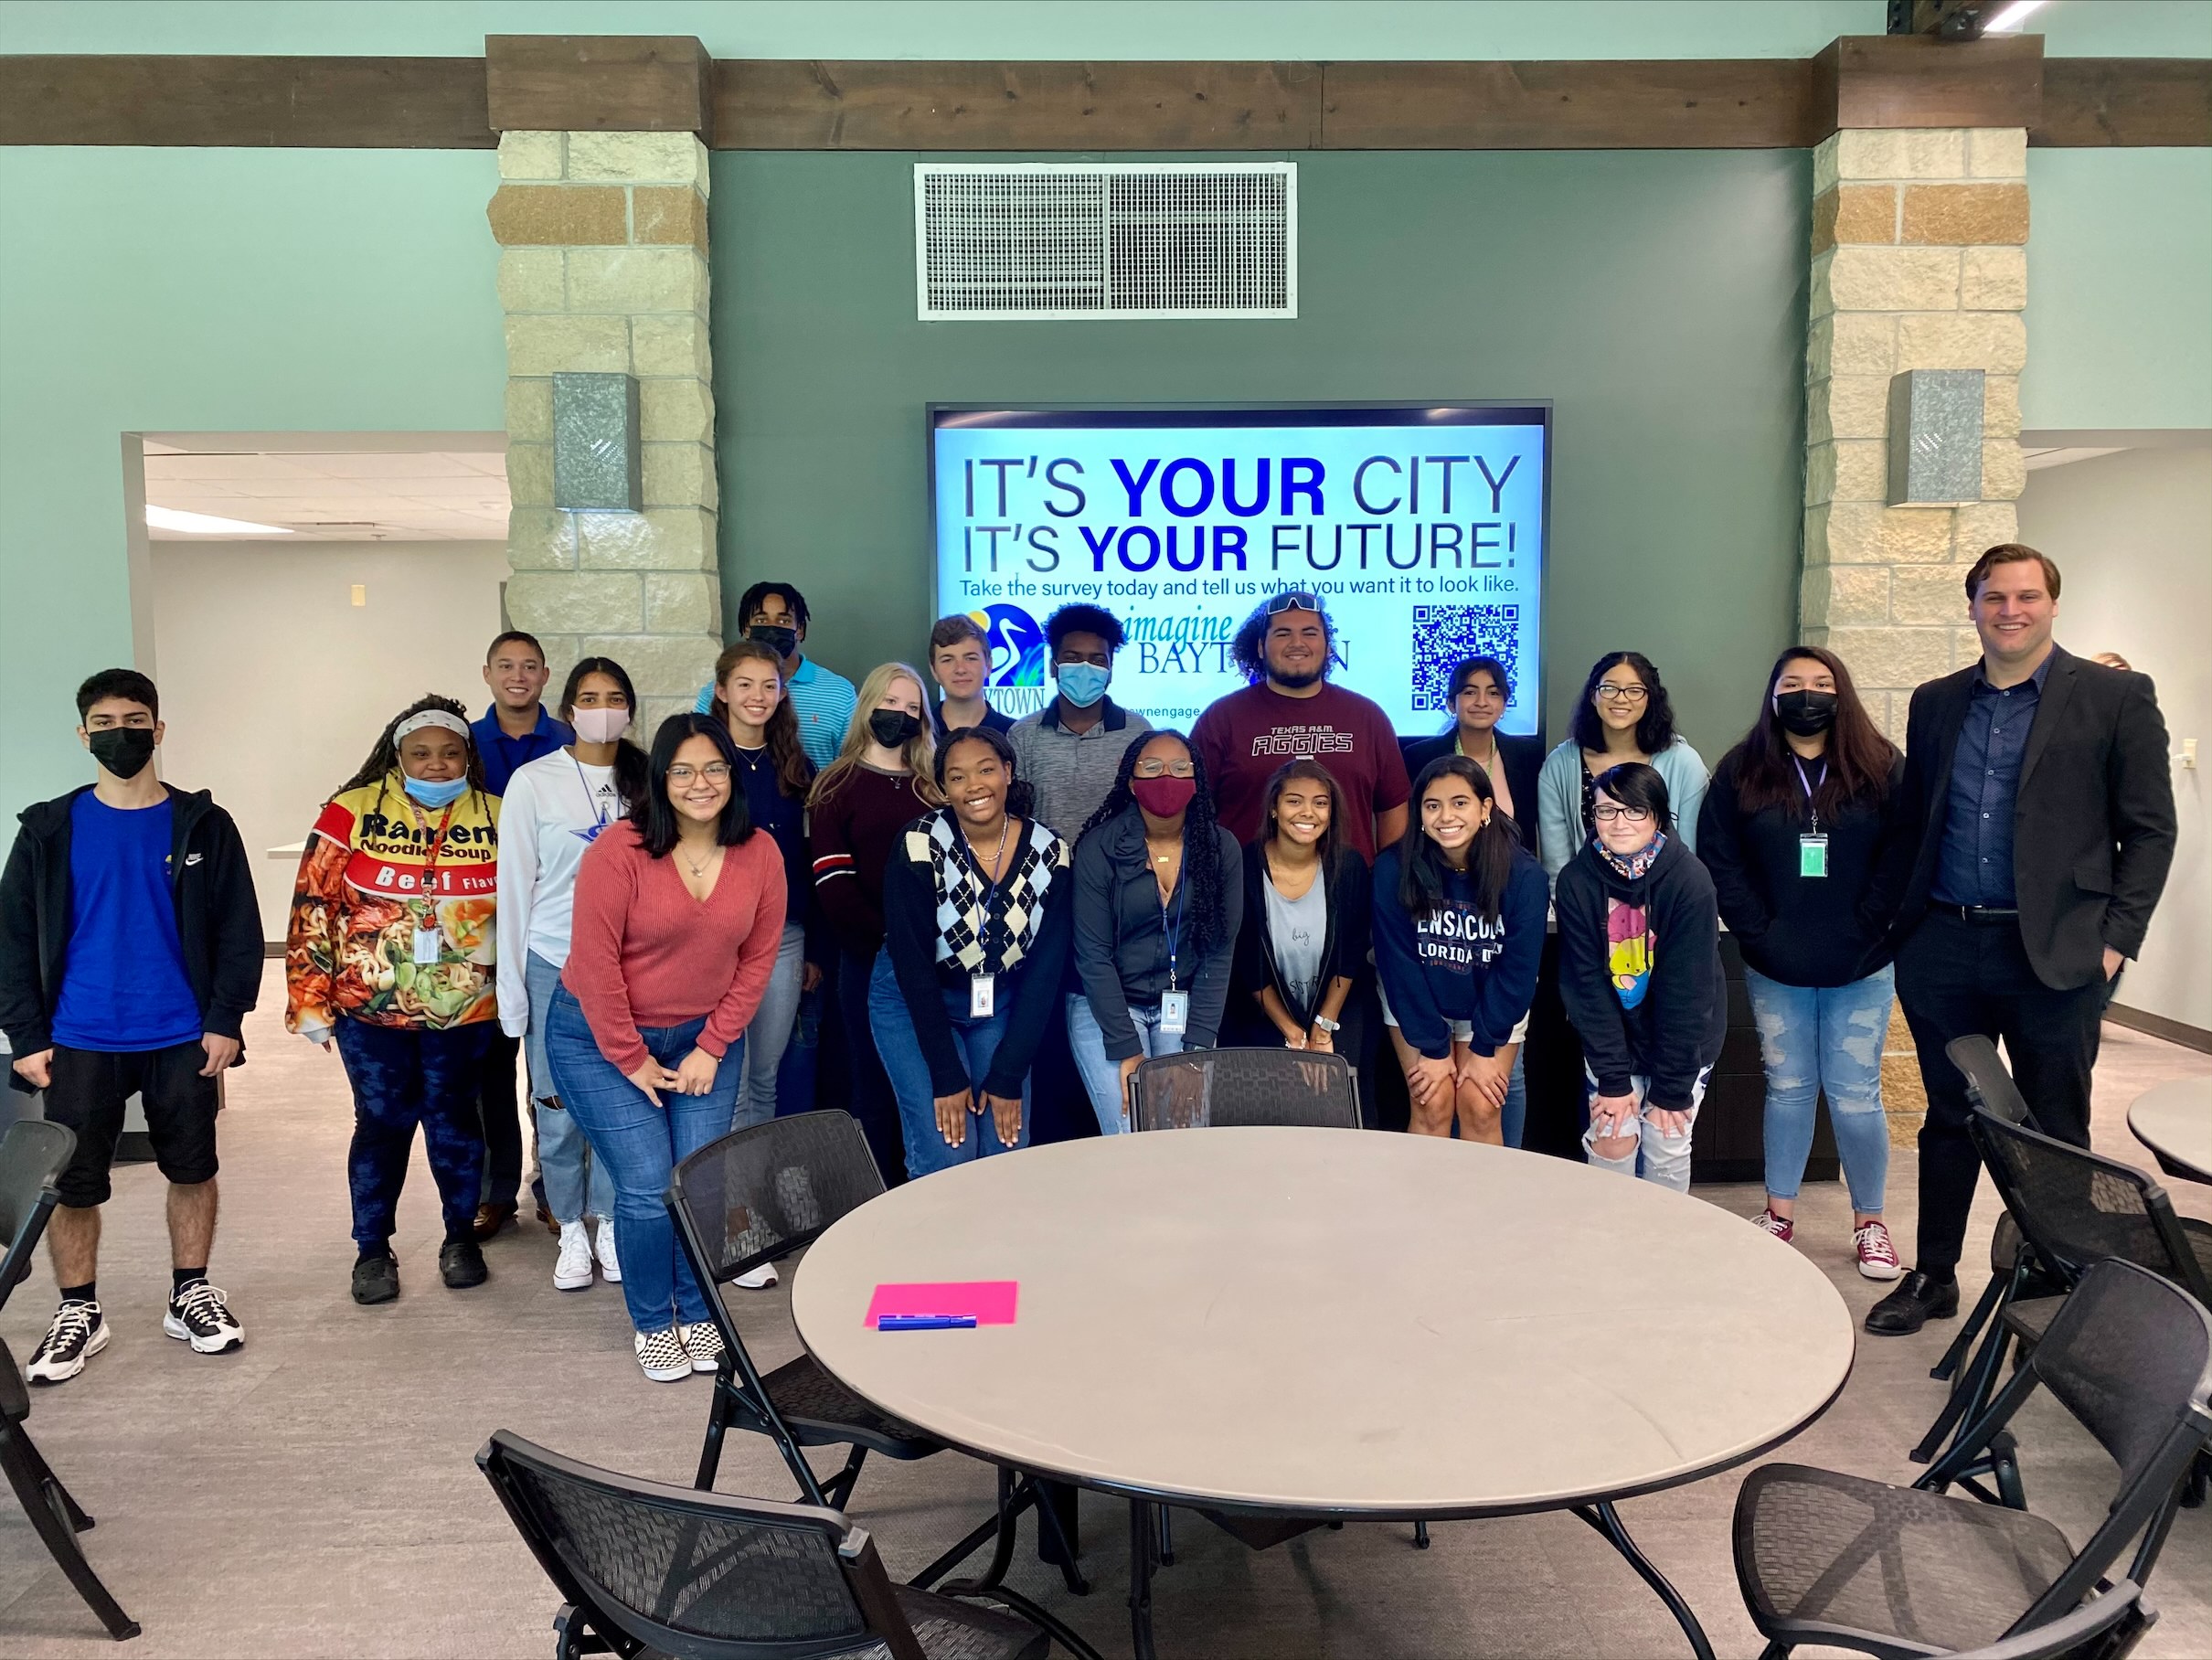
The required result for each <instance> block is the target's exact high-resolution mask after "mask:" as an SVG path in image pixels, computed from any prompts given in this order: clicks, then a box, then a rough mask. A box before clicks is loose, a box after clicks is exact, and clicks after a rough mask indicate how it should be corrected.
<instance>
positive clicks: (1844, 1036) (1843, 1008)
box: [1743, 967, 1893, 1216]
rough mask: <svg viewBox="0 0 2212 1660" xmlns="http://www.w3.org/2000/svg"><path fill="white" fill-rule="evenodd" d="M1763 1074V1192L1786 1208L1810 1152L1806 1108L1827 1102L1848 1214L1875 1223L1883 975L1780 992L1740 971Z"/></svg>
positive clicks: (1885, 1017)
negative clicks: (1821, 1099)
mask: <svg viewBox="0 0 2212 1660" xmlns="http://www.w3.org/2000/svg"><path fill="white" fill-rule="evenodd" d="M1743 984H1744V990H1746V991H1747V992H1749V993H1750V995H1751V1019H1752V1021H1753V1023H1754V1024H1756V1025H1757V1026H1758V1027H1759V1052H1760V1058H1761V1059H1763V1060H1764V1061H1765V1062H1766V1068H1767V1113H1766V1144H1767V1191H1768V1192H1769V1193H1771V1194H1772V1195H1773V1196H1774V1197H1776V1198H1778V1199H1793V1198H1795V1197H1797V1186H1798V1184H1799V1183H1800V1182H1802V1181H1803V1180H1804V1176H1805V1157H1806V1155H1808V1154H1810V1153H1811V1152H1812V1151H1813V1103H1814V1102H1815V1101H1817V1100H1818V1098H1819V1096H1820V1095H1821V1093H1822V1091H1826V1092H1827V1096H1828V1123H1829V1125H1830V1126H1831V1127H1832V1128H1833V1129H1834V1131H1835V1150H1836V1152H1837V1153H1839V1154H1841V1155H1843V1161H1844V1180H1845V1184H1846V1185H1847V1186H1849V1187H1850V1189H1851V1208H1852V1209H1854V1210H1856V1211H1857V1212H1858V1213H1859V1214H1860V1215H1861V1216H1878V1215H1880V1214H1881V1209H1882V1187H1883V1183H1884V1182H1885V1180H1886V1179H1887V1178H1888V1174H1889V1121H1888V1118H1887V1117H1886V1116H1884V1114H1883V1112H1882V1044H1883V1041H1884V1040H1885V1039H1886V1038H1887V1037H1888V1033H1889V1004H1890V995H1891V989H1892V984H1893V980H1892V976H1891V974H1890V972H1889V970H1888V969H1887V968H1884V969H1882V970H1880V971H1879V972H1878V973H1876V974H1868V975H1867V976H1866V978H1865V979H1864V980H1854V981H1853V982H1852V983H1851V984H1848V985H1819V986H1816V985H1784V984H1782V983H1781V981H1779V980H1770V979H1768V978H1767V977H1766V975H1764V974H1760V972H1759V971H1758V970H1757V969H1754V968H1749V967H1747V968H1746V969H1745V970H1744V971H1743Z"/></svg>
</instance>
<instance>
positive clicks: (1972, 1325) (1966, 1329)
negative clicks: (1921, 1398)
mask: <svg viewBox="0 0 2212 1660" xmlns="http://www.w3.org/2000/svg"><path fill="white" fill-rule="evenodd" d="M2006 1283H2007V1282H2006V1280H2005V1277H2004V1276H2003V1275H2001V1274H1992V1275H1991V1276H1990V1278H1989V1284H1988V1287H1987V1288H1986V1289H1985V1290H1983V1293H1982V1300H1981V1301H1980V1302H1978V1303H1976V1304H1974V1306H1973V1313H1972V1314H1968V1315H1967V1316H1966V1319H1965V1321H1964V1323H1963V1324H1962V1325H1960V1327H1959V1332H1958V1335H1956V1336H1955V1337H1953V1338H1951V1346H1950V1347H1949V1348H1947V1349H1945V1350H1944V1351H1943V1357H1942V1359H1941V1360H1939V1361H1937V1362H1936V1363H1935V1365H1934V1366H1933V1367H1931V1368H1930V1370H1929V1373H1928V1375H1929V1376H1930V1378H1934V1379H1935V1380H1936V1381H1937V1382H1938V1383H1941V1382H1942V1381H1943V1379H1945V1378H1949V1377H1950V1376H1951V1374H1952V1373H1953V1372H1955V1371H1957V1370H1958V1369H1959V1363H1960V1362H1961V1361H1962V1360H1963V1359H1965V1358H1966V1351H1967V1350H1968V1349H1969V1348H1971V1347H1973V1340H1974V1339H1975V1338H1976V1337H1978V1336H1980V1335H1981V1334H1982V1328H1983V1326H1984V1325H1988V1324H1989V1318H1990V1316H1991V1315H1992V1314H1995V1313H1996V1311H1997V1300H1998V1299H1999V1298H2000V1297H2002V1296H2004V1295H2005V1284H2006Z"/></svg>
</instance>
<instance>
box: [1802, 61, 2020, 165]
mask: <svg viewBox="0 0 2212 1660" xmlns="http://www.w3.org/2000/svg"><path fill="white" fill-rule="evenodd" d="M1813 99H1814V105H1813V116H1814V120H1813V133H1812V136H1811V138H1810V139H1809V140H1808V141H1807V142H1808V143H1813V144H1817V143H1819V142H1820V140H1822V139H1824V138H1825V137H1827V136H1828V134H1829V133H1834V132H1836V131H1838V130H1839V129H1841V128H1845V127H2032V126H2034V125H2035V124H2036V123H2037V121H2039V120H2040V119H2041V118H2042V114H2043V37H2042V36H2040V35H2005V36H1988V37H1984V38H1983V39H1980V40H1938V39H1935V38H1934V37H1930V36H1927V35H1845V36H1844V37H1842V38H1841V39H1839V40H1835V41H1832V42H1831V43H1830V44H1829V45H1828V46H1826V47H1824V48H1822V50H1821V51H1820V53H1819V54H1818V55H1817V56H1816V57H1814V59H1813Z"/></svg>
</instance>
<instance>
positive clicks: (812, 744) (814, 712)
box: [692, 657, 860, 771]
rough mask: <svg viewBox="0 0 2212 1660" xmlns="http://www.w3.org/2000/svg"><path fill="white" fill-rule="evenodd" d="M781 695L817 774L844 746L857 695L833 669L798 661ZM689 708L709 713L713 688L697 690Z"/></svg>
mask: <svg viewBox="0 0 2212 1660" xmlns="http://www.w3.org/2000/svg"><path fill="white" fill-rule="evenodd" d="M783 695H784V696H785V697H789V698H790V699H791V712H792V716H793V717H794V718H797V720H798V722H799V747H800V748H801V749H803V750H805V751H806V758H807V760H809V761H813V762H814V766H815V768H816V770H817V771H818V770H820V769H821V768H824V767H826V766H828V765H829V763H830V762H831V761H835V760H836V759H837V750H839V748H840V747H841V746H842V745H843V744H844V742H845V728H847V727H848V726H850V725H851V724H852V721H853V710H854V709H855V708H858V707H859V704H860V694H859V693H858V692H856V691H855V690H854V689H853V683H852V682H851V681H850V680H847V679H846V678H845V676H843V675H840V674H838V673H837V672H836V671H835V669H827V668H824V667H823V666H822V665H820V664H819V663H816V662H815V661H814V659H813V658H812V657H801V658H800V659H799V667H798V669H797V671H796V672H794V673H793V674H792V677H791V678H790V679H789V680H787V681H785V682H784V683H783ZM692 707H693V708H695V709H696V710H697V712H698V713H700V714H702V715H704V714H707V712H708V711H710V710H711V709H712V708H714V687H713V686H701V687H699V698H698V701H697V703H696V704H694V705H693V706H692Z"/></svg>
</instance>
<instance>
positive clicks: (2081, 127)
mask: <svg viewBox="0 0 2212 1660" xmlns="http://www.w3.org/2000/svg"><path fill="white" fill-rule="evenodd" d="M2027 142H2028V143H2029V144H2043V145H2052V146H2057V145H2069V146H2094V145H2102V144H2173V145H2193V146H2197V147H2202V146H2205V145H2212V58H2053V59H2047V61H2046V62H2045V63H2044V66H2043V118H2042V120H2041V121H2039V122H2037V123H2036V124H2035V125H2034V126H2032V127H2030V128H2029V129H2028V130H2027Z"/></svg>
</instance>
